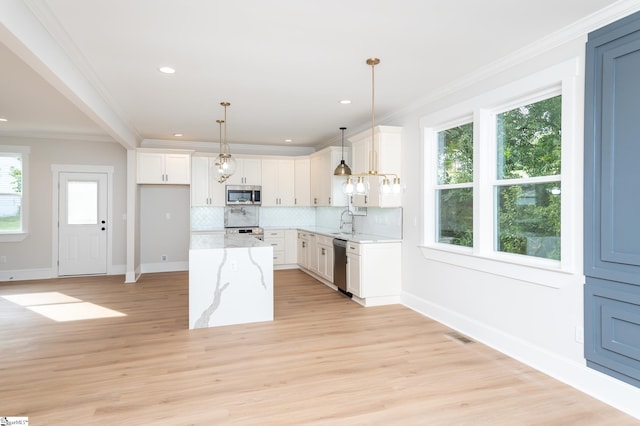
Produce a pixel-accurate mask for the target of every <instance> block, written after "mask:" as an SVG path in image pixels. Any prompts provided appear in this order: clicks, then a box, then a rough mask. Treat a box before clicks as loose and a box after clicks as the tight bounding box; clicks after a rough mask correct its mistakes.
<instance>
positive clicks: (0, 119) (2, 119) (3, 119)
mask: <svg viewBox="0 0 640 426" xmlns="http://www.w3.org/2000/svg"><path fill="white" fill-rule="evenodd" d="M0 121H9V120H7V119H6V118H3V117H0Z"/></svg>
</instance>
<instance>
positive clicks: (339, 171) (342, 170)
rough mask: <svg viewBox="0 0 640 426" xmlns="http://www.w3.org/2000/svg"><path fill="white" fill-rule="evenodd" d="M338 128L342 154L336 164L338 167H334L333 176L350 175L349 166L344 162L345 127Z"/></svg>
mask: <svg viewBox="0 0 640 426" xmlns="http://www.w3.org/2000/svg"><path fill="white" fill-rule="evenodd" d="M340 130H341V131H342V151H341V153H342V156H341V159H340V164H338V167H336V169H335V170H334V172H333V175H334V176H351V169H350V168H349V166H347V163H345V162H344V131H345V130H347V128H346V127H340Z"/></svg>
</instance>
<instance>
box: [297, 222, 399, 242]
mask: <svg viewBox="0 0 640 426" xmlns="http://www.w3.org/2000/svg"><path fill="white" fill-rule="evenodd" d="M297 229H299V230H301V231H307V232H311V233H314V234H322V235H326V236H328V237H333V238H340V239H342V240H347V241H351V242H354V243H360V244H366V243H401V242H402V238H392V237H385V236H383V235H374V234H361V233H358V232H356V233H355V234H352V233H345V232H341V231H340V229H335V228H325V227H322V226H303V227H299V228H297Z"/></svg>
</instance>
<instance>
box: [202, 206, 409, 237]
mask: <svg viewBox="0 0 640 426" xmlns="http://www.w3.org/2000/svg"><path fill="white" fill-rule="evenodd" d="M345 210H346V207H260V212H259V217H260V226H262V227H277V226H281V227H283V228H285V227H286V228H292V227H294V228H295V227H298V226H322V227H326V228H336V229H337V228H338V227H339V226H340V216H341V214H342V212H343V211H345ZM345 219H346V215H345ZM355 226H356V230H357V232H359V233H364V234H375V235H383V236H385V237H390V238H402V208H384V209H383V208H373V207H369V208H368V209H366V214H365V215H361V216H360V215H358V216H355ZM223 227H224V207H192V208H191V230H192V231H208V230H213V229H220V228H223ZM345 230H347V231H348V230H350V228H349V229H346V228H345Z"/></svg>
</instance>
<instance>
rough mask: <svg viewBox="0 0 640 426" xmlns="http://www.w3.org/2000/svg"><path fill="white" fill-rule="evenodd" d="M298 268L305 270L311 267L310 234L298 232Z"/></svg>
mask: <svg viewBox="0 0 640 426" xmlns="http://www.w3.org/2000/svg"><path fill="white" fill-rule="evenodd" d="M296 255H297V259H298V266H299V267H301V268H304V269H308V267H309V233H308V232H304V231H298V250H297V254H296Z"/></svg>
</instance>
